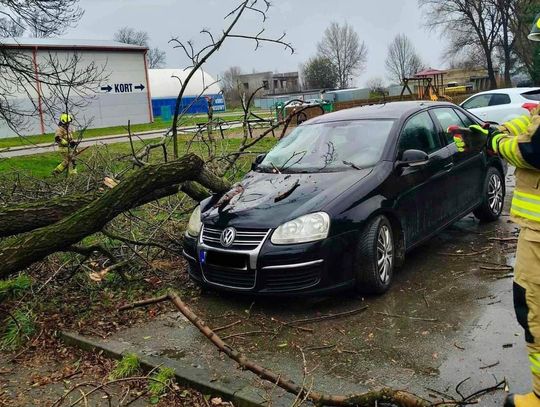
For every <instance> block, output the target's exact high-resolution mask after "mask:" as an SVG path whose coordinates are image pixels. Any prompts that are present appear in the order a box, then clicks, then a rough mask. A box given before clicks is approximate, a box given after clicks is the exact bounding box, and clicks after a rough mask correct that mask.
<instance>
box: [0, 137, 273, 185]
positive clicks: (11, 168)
mask: <svg viewBox="0 0 540 407" xmlns="http://www.w3.org/2000/svg"><path fill="white" fill-rule="evenodd" d="M156 140H157V139H156ZM156 140H145V141H144V143H151V142H155V141H156ZM241 141H242V140H241V139H238V138H235V139H226V140H219V141H217V143H218V148H217V151H220V152H223V153H225V152H234V151H237V150H238V147H239V146H240V143H241ZM276 142H277V140H276V139H274V138H273V137H271V136H269V137H267V138H265V139H263V140H262V141H260V142H259V143H258V144H256V145H255V146H254V147H253V148H251V149H249V150H248V151H250V152H262V151H268V150H269V149H270V148H272V147H273V146H274V144H275V143H276ZM144 143H143V142H141V141H137V142H135V143H134V145H135V148H136V149H139V148H141V147H143V145H144ZM187 147H188V140H187V138H184V139H181V140H180V141H179V146H178V148H179V151H180V154H183V153H184V152H186V151H187ZM93 149H102V150H104V151H106V152H107V155H109V156H110V157H111V160H114V159H115V158H119V157H122V156H126V155H129V154H130V153H131V147H130V145H129V143H116V144H110V145H107V146H95V147H91V148H90V149H88V150H86V151H85V152H83V153H82V154H81V157H80V160H79V165H78V170H79V172H80V173H84V172H85V171H86V168H85V166H84V160H85V159H86V158H87V157H89V156H90V155H91V152H92V150H93ZM168 150H169V154H172V146H169V149H168ZM190 152H193V153H195V154H199V155H201V156H202V157H204V156H205V155H207V149H206V145H204V143H202V142H194V143H192V145H191V150H190ZM159 154H160V153H159V152H158V151H155V153H154V155H155V156H156V157H159ZM254 158H255V157H254V156H251V155H246V156H245V157H242V159H241V161H244V162H246V163H247V162H251V161H253V159H254ZM61 160H62V158H61V155H60V153H58V152H53V153H43V154H35V155H30V156H23V157H13V158H4V159H0V174H5V173H8V172H22V173H24V174H26V175H30V176H33V177H36V178H48V177H52V175H51V172H52V170H53V169H54V168H55V167H56V166H57V165H58V164H59V163H60V161H61Z"/></svg>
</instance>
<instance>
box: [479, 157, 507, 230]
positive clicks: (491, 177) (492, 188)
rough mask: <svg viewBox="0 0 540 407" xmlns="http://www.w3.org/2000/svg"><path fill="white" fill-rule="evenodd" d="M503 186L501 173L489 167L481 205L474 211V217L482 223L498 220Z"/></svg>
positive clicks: (502, 198) (503, 192) (501, 206)
mask: <svg viewBox="0 0 540 407" xmlns="http://www.w3.org/2000/svg"><path fill="white" fill-rule="evenodd" d="M504 195H505V185H504V178H503V176H502V174H501V172H500V171H499V170H498V169H497V168H495V167H490V168H489V169H488V171H487V174H486V179H485V181H484V189H483V200H482V204H481V205H480V206H479V207H478V208H477V209H475V210H474V212H473V213H474V216H476V217H477V218H478V219H479V220H481V221H483V222H493V221H495V220H497V219H499V216H501V213H502V210H503V206H504Z"/></svg>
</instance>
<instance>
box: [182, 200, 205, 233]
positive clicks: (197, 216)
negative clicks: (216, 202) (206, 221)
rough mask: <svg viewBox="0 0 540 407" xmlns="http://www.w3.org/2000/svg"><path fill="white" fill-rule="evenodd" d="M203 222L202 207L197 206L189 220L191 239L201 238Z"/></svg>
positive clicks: (188, 231)
mask: <svg viewBox="0 0 540 407" xmlns="http://www.w3.org/2000/svg"><path fill="white" fill-rule="evenodd" d="M201 227H202V222H201V206H200V205H199V206H197V207H196V208H195V210H194V211H193V213H192V214H191V217H190V218H189V223H188V227H187V231H186V232H187V234H188V235H189V236H191V237H197V236H199V232H200V231H201Z"/></svg>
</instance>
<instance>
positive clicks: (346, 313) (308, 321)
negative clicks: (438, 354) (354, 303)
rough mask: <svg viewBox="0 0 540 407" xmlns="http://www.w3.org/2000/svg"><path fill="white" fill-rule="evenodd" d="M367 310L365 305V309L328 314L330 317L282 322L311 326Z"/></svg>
mask: <svg viewBox="0 0 540 407" xmlns="http://www.w3.org/2000/svg"><path fill="white" fill-rule="evenodd" d="M368 308H369V307H368V306H367V305H366V306H365V307H362V308H357V309H353V310H351V311H345V312H339V313H337V314H330V315H322V316H320V317H314V318H304V319H296V320H294V321H286V322H283V324H286V325H300V324H312V323H314V322H320V321H327V320H329V319H337V318H344V317H350V316H352V315H356V314H359V313H361V312H364V311H365V310H367V309H368Z"/></svg>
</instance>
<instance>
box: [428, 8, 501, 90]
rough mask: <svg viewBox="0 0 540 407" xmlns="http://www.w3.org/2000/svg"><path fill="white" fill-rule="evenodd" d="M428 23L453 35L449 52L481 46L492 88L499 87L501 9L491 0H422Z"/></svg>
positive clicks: (454, 52)
mask: <svg viewBox="0 0 540 407" xmlns="http://www.w3.org/2000/svg"><path fill="white" fill-rule="evenodd" d="M419 4H420V6H421V7H423V9H424V12H425V19H426V21H427V23H426V25H427V27H429V28H430V29H434V30H440V31H441V33H443V34H445V35H446V36H448V37H449V38H450V47H449V49H448V53H447V54H451V55H455V54H461V55H463V53H467V52H468V50H471V49H474V48H475V47H477V46H478V47H480V49H481V51H482V54H483V57H484V59H485V61H486V67H487V70H488V75H489V80H490V87H491V88H493V89H495V88H496V87H497V75H496V67H495V64H494V50H495V48H496V46H497V41H498V38H499V32H500V25H501V19H500V10H499V9H498V7H495V6H494V5H493V2H492V1H491V0H419Z"/></svg>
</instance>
